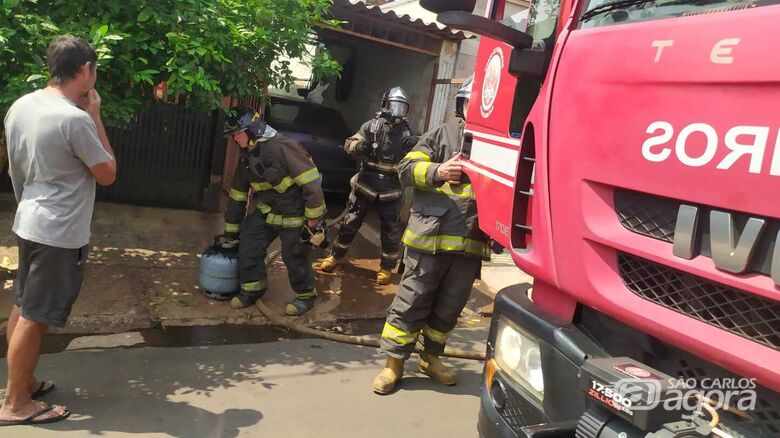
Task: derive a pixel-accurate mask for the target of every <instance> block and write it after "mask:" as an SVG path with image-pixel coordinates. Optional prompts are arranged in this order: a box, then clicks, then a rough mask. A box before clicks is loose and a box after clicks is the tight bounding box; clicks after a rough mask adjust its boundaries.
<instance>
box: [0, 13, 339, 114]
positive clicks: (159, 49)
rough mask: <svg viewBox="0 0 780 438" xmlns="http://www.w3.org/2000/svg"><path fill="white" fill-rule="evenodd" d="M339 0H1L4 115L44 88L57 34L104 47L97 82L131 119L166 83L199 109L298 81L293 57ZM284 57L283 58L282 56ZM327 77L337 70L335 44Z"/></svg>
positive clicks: (321, 64)
mask: <svg viewBox="0 0 780 438" xmlns="http://www.w3.org/2000/svg"><path fill="white" fill-rule="evenodd" d="M331 6H332V0H138V1H122V0H0V114H5V112H6V110H7V109H8V106H9V105H10V104H11V103H12V102H13V101H14V100H16V99H17V98H18V97H19V96H21V95H23V94H25V93H27V92H29V91H31V90H33V89H35V88H40V87H43V86H45V84H46V82H47V79H48V77H47V74H48V73H47V70H46V65H45V59H44V58H45V54H46V50H47V47H48V44H49V42H50V41H51V40H52V39H53V38H54V37H56V36H58V35H62V34H72V35H77V36H81V37H84V38H85V39H87V40H88V41H90V42H91V43H92V44H93V46H95V48H96V49H97V51H98V54H99V60H98V65H99V77H98V84H97V89H98V91H100V93H101V96H102V97H103V102H104V104H103V108H104V114H105V115H106V117H107V118H108V119H110V120H128V119H130V118H131V117H132V116H133V114H135V113H136V111H137V110H138V109H139V108H141V107H142V106H144V105H145V104H147V103H148V102H151V101H152V86H153V85H154V84H156V83H158V82H160V81H166V83H167V87H168V92H169V94H177V93H181V95H182V96H185V99H186V101H187V103H188V104H189V105H191V106H194V107H198V108H204V109H207V108H216V107H218V106H219V104H220V100H221V97H222V96H224V95H230V96H235V97H245V96H257V95H260V94H262V93H263V91H264V90H265V87H266V86H268V85H271V86H274V87H277V88H288V87H289V86H291V85H292V83H293V76H292V72H291V71H290V66H289V62H286V61H284V60H282V59H284V58H299V57H301V55H303V54H304V53H305V52H306V48H307V45H309V44H311V42H312V41H311V40H312V36H311V35H312V28H313V27H314V26H315V25H317V24H319V23H323V24H336V23H334V22H333V21H332V20H329V19H327V18H326V14H327V13H328V12H329V10H330V7H331ZM274 61H276V62H274ZM313 64H315V65H314V66H313V67H314V71H315V73H316V74H317V75H319V76H320V77H328V76H334V75H338V73H339V71H340V66H339V65H338V63H337V62H335V61H333V59H332V58H330V56H329V54H328V53H327V52H322V53H320V54H319V55H318V56H317V58H316V59H315V60H314V61H313Z"/></svg>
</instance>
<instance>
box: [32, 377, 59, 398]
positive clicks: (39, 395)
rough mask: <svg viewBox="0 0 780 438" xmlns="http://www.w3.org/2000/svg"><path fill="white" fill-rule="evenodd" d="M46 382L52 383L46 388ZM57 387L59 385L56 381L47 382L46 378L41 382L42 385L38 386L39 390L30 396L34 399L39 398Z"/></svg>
mask: <svg viewBox="0 0 780 438" xmlns="http://www.w3.org/2000/svg"><path fill="white" fill-rule="evenodd" d="M46 383H51V386H49V387H48V388H46V389H44V386H46ZM55 388H57V386H56V385H55V384H54V383H52V382H47V381H45V380H44V381H42V382H41V386H39V387H38V390H37V391H35V392H33V393H32V395H30V398H31V399H33V400H34V399H37V398H41V397H43V396H44V395H46V394H48V393H50V392H52V391H54V389H55Z"/></svg>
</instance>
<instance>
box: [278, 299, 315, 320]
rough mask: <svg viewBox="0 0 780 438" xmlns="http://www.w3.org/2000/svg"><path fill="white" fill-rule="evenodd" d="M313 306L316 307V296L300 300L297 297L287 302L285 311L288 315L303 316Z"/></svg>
mask: <svg viewBox="0 0 780 438" xmlns="http://www.w3.org/2000/svg"><path fill="white" fill-rule="evenodd" d="M312 307H314V298H312V299H310V300H300V299H298V298H296V299H294V300H292V302H290V303H289V304H287V306H286V307H285V308H284V313H285V314H286V315H287V316H301V315H303V314H304V313H306V312H308V311H309V309H311V308H312Z"/></svg>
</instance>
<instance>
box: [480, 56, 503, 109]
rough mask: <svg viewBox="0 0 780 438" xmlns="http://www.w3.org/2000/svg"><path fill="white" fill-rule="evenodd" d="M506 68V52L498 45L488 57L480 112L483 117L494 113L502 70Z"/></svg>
mask: <svg viewBox="0 0 780 438" xmlns="http://www.w3.org/2000/svg"><path fill="white" fill-rule="evenodd" d="M503 69H504V52H503V50H501V48H500V47H496V48H495V49H494V50H493V53H491V54H490V58H488V62H487V65H486V66H485V78H484V79H483V81H482V100H481V104H480V107H479V112H480V113H481V114H482V117H484V118H488V117H490V114H492V113H493V108H494V105H495V103H496V96H497V95H498V86H499V85H501V71H502V70H503Z"/></svg>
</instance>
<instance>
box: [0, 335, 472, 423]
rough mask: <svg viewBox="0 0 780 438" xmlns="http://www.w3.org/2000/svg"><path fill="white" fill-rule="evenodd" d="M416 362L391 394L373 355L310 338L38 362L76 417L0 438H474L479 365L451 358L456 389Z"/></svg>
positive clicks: (0, 382) (468, 338)
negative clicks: (379, 382)
mask: <svg viewBox="0 0 780 438" xmlns="http://www.w3.org/2000/svg"><path fill="white" fill-rule="evenodd" d="M257 329H258V330H259V331H264V330H268V328H264V327H258V328H257ZM486 330H487V329H486V328H482V329H458V330H456V331H455V333H454V334H453V337H452V338H451V339H452V341H451V345H452V346H454V347H457V348H464V349H479V348H482V349H484V344H483V342H484V339H485V337H486V336H487V332H486ZM126 336H130V334H127V335H126ZM416 362H417V359H416V357H413V359H412V360H410V361H409V362H408V363H407V366H406V369H405V379H404V381H403V382H402V384H401V386H400V389H399V390H398V391H397V392H396V393H394V394H392V395H389V396H377V395H375V394H373V393H372V392H371V389H370V384H371V380H372V379H373V377H374V375H375V374H376V373H377V372H378V370H379V369H380V368H381V366H382V364H383V359H382V357H380V356H379V355H378V353H377V351H376V350H374V349H371V348H367V347H356V346H351V345H344V344H338V343H333V342H327V341H322V340H316V339H298V340H283V341H277V342H267V343H259V344H252V345H223V346H199V347H189V348H148V347H145V348H132V349H126V348H122V349H107V350H90V351H68V352H65V353H59V354H49V355H43V356H42V357H41V362H40V365H39V367H38V371H39V375H40V376H42V377H44V378H46V379H51V380H54V381H55V382H56V383H57V385H58V388H57V389H56V390H55V391H54V392H53V393H52V394H50V395H48V396H46V397H45V401H47V402H50V403H61V404H65V405H67V406H68V407H69V408H70V409H71V411H72V412H73V415H72V416H71V418H70V419H68V420H66V421H63V422H60V423H55V424H51V425H43V426H37V427H28V426H21V427H12V428H3V430H2V431H0V436H4V437H5V436H8V437H15V438H27V437H36V438H46V437H57V438H60V437H65V438H75V437H88V436H96V435H99V436H103V437H110V438H118V437H129V436H142V437H145V438H146V437H153V438H158V437H186V438H211V437H215V438H217V437H218V438H232V437H239V436H242V437H244V436H245V437H258V436H269V437H306V438H309V437H354V438H357V437H366V436H371V437H397V436H447V437H452V438H459V437H474V436H475V435H476V421H477V415H478V410H479V399H478V395H477V394H478V393H479V392H478V391H479V384H480V375H481V371H482V364H481V362H476V361H467V360H448V363H450V364H451V365H453V366H455V367H456V369H458V372H459V384H458V385H457V386H454V387H444V386H441V385H439V384H437V383H435V382H433V381H432V380H430V379H428V378H426V377H424V376H422V375H421V374H420V373H418V372H417V371H416ZM4 367H5V364H4V363H0V387H4V386H5V380H4V376H5V368H4Z"/></svg>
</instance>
